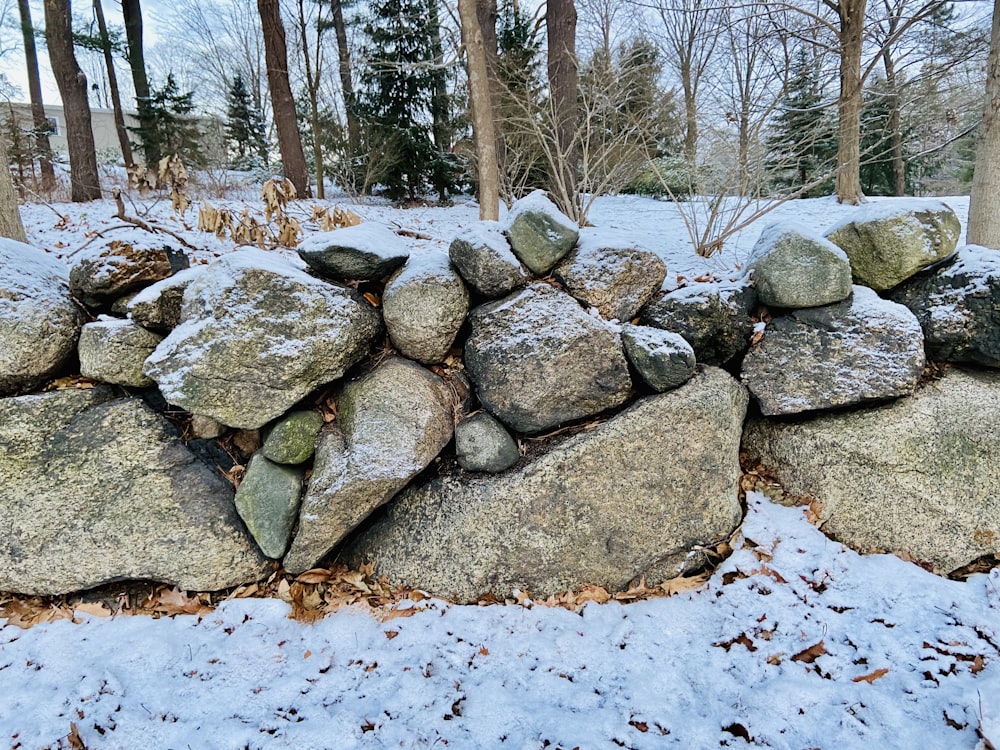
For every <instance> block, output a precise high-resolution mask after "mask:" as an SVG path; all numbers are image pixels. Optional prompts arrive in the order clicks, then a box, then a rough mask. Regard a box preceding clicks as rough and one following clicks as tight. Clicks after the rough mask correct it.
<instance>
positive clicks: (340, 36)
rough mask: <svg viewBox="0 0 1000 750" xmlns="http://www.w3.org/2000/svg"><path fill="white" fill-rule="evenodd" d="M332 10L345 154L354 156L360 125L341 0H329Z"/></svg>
mask: <svg viewBox="0 0 1000 750" xmlns="http://www.w3.org/2000/svg"><path fill="white" fill-rule="evenodd" d="M330 7H331V10H332V11H333V33H334V35H335V36H336V37H337V59H338V61H339V63H340V65H339V66H338V71H339V73H340V87H341V89H342V90H343V94H344V117H345V118H346V120H347V156H348V158H354V157H355V156H357V154H358V149H359V148H360V144H361V127H360V126H359V125H358V112H357V102H356V101H355V99H354V82H353V81H352V76H351V51H350V49H349V48H348V46H347V24H346V23H345V22H344V8H343V4H342V3H341V0H330Z"/></svg>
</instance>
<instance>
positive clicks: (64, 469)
mask: <svg viewBox="0 0 1000 750" xmlns="http://www.w3.org/2000/svg"><path fill="white" fill-rule="evenodd" d="M113 395H114V394H113V391H112V390H111V389H110V388H107V387H99V388H94V389H90V390H80V391H77V390H65V391H53V392H50V393H44V394H40V395H36V396H22V397H19V398H9V399H3V400H0V526H2V528H3V529H4V532H3V537H2V540H0V589H2V590H4V591H17V592H20V593H24V594H45V595H56V594H65V593H67V592H70V591H78V590H80V589H86V588H90V587H93V586H97V585H99V584H102V583H107V582H109V581H116V580H122V579H130V578H131V579H153V580H157V581H165V582H167V583H172V584H175V585H177V586H179V587H180V588H182V589H192V590H195V591H208V590H217V589H223V588H228V587H231V586H236V585H238V584H242V583H247V582H249V581H255V580H258V579H259V578H261V577H262V576H263V575H265V571H266V561H265V560H264V558H263V556H261V554H260V552H259V550H257V548H256V545H254V543H253V541H252V540H251V539H250V538H249V537H248V536H247V534H246V532H245V531H244V529H243V525H242V523H241V522H240V519H239V517H238V516H237V515H236V510H235V508H234V507H233V491H232V488H231V487H230V485H229V483H228V482H226V481H225V480H224V479H223V478H222V477H221V476H220V475H219V474H218V473H217V472H216V471H215V470H214V469H212V468H210V467H208V466H207V465H205V464H203V463H201V462H200V461H199V460H198V459H197V458H195V456H194V455H193V454H192V453H191V452H190V451H189V450H188V449H187V448H186V447H184V445H182V444H181V443H180V441H179V440H178V439H177V438H176V437H175V436H174V434H173V432H172V430H171V428H170V427H169V426H168V425H167V423H166V422H165V421H164V419H163V418H162V417H160V416H158V415H157V414H155V413H154V412H152V411H151V410H150V409H149V408H148V407H147V406H145V404H143V403H142V401H141V400H139V399H121V400H109V399H111V398H113Z"/></svg>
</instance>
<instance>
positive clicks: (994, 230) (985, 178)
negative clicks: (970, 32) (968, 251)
mask: <svg viewBox="0 0 1000 750" xmlns="http://www.w3.org/2000/svg"><path fill="white" fill-rule="evenodd" d="M968 230H969V231H968V239H969V242H970V243H971V244H973V245H982V246H983V247H989V248H993V249H994V250H1000V0H994V3H993V31H992V34H991V38H990V57H989V60H988V62H987V64H986V102H985V105H984V107H983V121H982V124H981V125H980V126H979V141H978V143H977V144H976V171H975V173H974V174H973V176H972V196H971V198H970V199H969V226H968Z"/></svg>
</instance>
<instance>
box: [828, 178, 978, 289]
mask: <svg viewBox="0 0 1000 750" xmlns="http://www.w3.org/2000/svg"><path fill="white" fill-rule="evenodd" d="M961 234H962V225H961V223H960V222H959V220H958V217H957V216H955V212H954V211H952V210H951V208H949V207H948V205H947V204H945V203H943V202H941V201H937V200H927V199H910V200H900V199H898V198H896V199H893V200H892V201H889V202H884V203H881V202H880V203H870V204H868V205H867V206H863V207H862V208H859V209H857V210H856V211H854V212H853V213H852V214H851V215H850V216H849V217H848V218H847V219H846V220H845V221H843V222H840V223H839V224H836V225H835V226H833V227H831V228H830V229H828V230H827V232H826V236H827V238H828V239H829V240H830V241H831V242H833V244H835V245H837V246H838V247H841V248H843V250H844V252H845V253H847V257H848V258H850V259H851V270H852V271H853V273H854V281H855V282H856V283H858V284H863V285H865V286H869V287H871V288H872V289H875V290H877V291H883V290H885V289H891V288H892V287H894V286H896V285H897V284H899V283H900V282H903V281H905V280H906V279H908V278H910V277H911V276H913V274H915V273H917V272H918V271H920V270H921V269H923V268H926V267H927V266H929V265H932V264H933V263H937V262H938V261H940V260H943V259H944V258H947V257H948V256H949V255H951V254H952V253H953V252H954V251H955V246H956V245H957V244H958V238H959V237H960V236H961Z"/></svg>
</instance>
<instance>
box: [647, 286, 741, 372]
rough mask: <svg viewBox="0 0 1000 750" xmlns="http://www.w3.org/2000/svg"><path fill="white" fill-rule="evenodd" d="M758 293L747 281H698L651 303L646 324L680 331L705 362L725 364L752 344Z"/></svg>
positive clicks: (666, 329) (648, 306)
mask: <svg viewBox="0 0 1000 750" xmlns="http://www.w3.org/2000/svg"><path fill="white" fill-rule="evenodd" d="M756 306H757V293H756V292H755V291H754V290H753V288H751V287H749V286H747V284H746V281H745V280H741V281H735V282H734V281H727V282H721V283H720V282H696V283H693V284H690V285H688V286H686V287H683V288H681V289H677V290H675V291H673V292H670V293H669V294H666V295H664V296H663V297H661V298H660V299H658V300H656V301H654V302H650V303H649V304H648V305H646V307H644V308H643V310H642V315H641V316H640V319H639V322H640V323H642V324H643V325H647V326H653V327H654V328H662V329H664V330H665V331H673V332H674V333H679V334H680V335H681V336H683V337H684V339H685V340H686V341H687V342H688V343H689V344H691V347H692V348H693V349H694V353H695V356H696V357H697V358H698V361H699V362H700V363H702V364H708V365H723V364H726V363H727V362H729V361H731V360H733V359H735V358H737V357H739V356H740V355H742V354H743V353H744V352H745V351H746V350H747V347H749V346H750V337H751V336H752V335H753V320H751V318H750V316H751V315H752V314H753V310H754V308H755V307H756Z"/></svg>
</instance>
